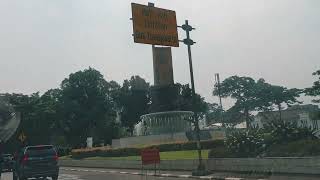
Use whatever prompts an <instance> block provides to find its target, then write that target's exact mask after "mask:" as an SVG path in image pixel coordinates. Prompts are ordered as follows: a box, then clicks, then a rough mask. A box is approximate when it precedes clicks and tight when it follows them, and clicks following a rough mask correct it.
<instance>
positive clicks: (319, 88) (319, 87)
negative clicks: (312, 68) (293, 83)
mask: <svg viewBox="0 0 320 180" xmlns="http://www.w3.org/2000/svg"><path fill="white" fill-rule="evenodd" d="M312 75H314V76H318V80H317V81H315V82H314V83H313V86H312V87H310V88H306V89H305V93H306V95H308V96H313V97H318V98H319V96H320V70H318V71H316V72H314V73H312ZM313 102H315V103H320V99H314V100H313Z"/></svg>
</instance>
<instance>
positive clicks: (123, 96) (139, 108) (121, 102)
mask: <svg viewBox="0 0 320 180" xmlns="http://www.w3.org/2000/svg"><path fill="white" fill-rule="evenodd" d="M149 87H150V85H149V83H147V82H146V81H145V80H144V79H143V78H141V77H139V76H132V77H131V79H130V80H124V82H123V85H122V87H121V88H120V92H119V94H118V95H117V101H118V109H119V111H120V115H121V119H120V120H121V124H122V126H124V127H125V128H127V130H128V132H129V133H130V135H133V131H134V126H135V125H136V124H137V123H138V122H140V121H141V119H140V116H142V115H144V114H147V113H148V106H149V102H150V98H149Z"/></svg>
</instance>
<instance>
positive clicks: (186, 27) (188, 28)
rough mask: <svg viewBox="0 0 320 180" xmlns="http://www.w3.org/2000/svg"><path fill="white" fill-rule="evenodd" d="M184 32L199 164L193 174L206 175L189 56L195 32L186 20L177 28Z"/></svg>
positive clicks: (190, 56) (190, 57) (190, 58)
mask: <svg viewBox="0 0 320 180" xmlns="http://www.w3.org/2000/svg"><path fill="white" fill-rule="evenodd" d="M178 27H180V28H182V29H183V30H184V31H186V38H185V39H184V40H182V41H181V42H183V43H184V44H185V45H187V47H188V58H189V67H190V79H191V88H192V101H193V111H194V115H193V120H194V125H195V132H196V136H197V149H198V158H199V164H198V168H197V171H195V172H193V174H194V175H206V171H205V165H204V164H203V159H202V153H201V143H200V127H199V119H198V116H197V112H196V109H195V106H196V91H195V86H194V76H193V65H192V55H191V46H192V45H194V44H195V42H194V41H193V40H192V39H190V31H192V30H195V28H193V27H192V26H190V25H189V22H188V20H185V24H183V25H182V26H178Z"/></svg>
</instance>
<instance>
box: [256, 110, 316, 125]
mask: <svg viewBox="0 0 320 180" xmlns="http://www.w3.org/2000/svg"><path fill="white" fill-rule="evenodd" d="M319 111H320V109H319V107H318V106H317V105H312V104H307V105H294V106H291V107H288V108H287V109H285V110H282V111H281V120H282V121H284V122H292V123H296V124H297V125H298V126H300V127H308V128H312V129H315V130H319V129H320V118H319V117H318V118H315V117H312V116H313V115H314V114H316V113H318V112H319ZM279 119H280V114H279V111H270V112H259V113H258V114H257V115H256V116H255V117H254V121H253V122H252V123H251V125H252V126H253V127H258V128H263V127H264V126H265V125H266V124H268V123H269V122H271V121H274V120H279Z"/></svg>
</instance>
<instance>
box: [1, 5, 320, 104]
mask: <svg viewBox="0 0 320 180" xmlns="http://www.w3.org/2000/svg"><path fill="white" fill-rule="evenodd" d="M150 1H151V0H150ZM131 2H132V1H130V0H0V92H2V93H3V92H21V93H28V94H29V93H32V92H36V91H40V92H42V93H43V92H45V91H46V90H48V89H50V88H56V87H58V86H59V84H60V82H61V81H62V80H63V79H64V78H65V77H67V76H68V75H69V74H70V73H71V72H75V71H78V70H83V69H85V68H88V67H89V66H91V67H93V68H95V69H97V70H99V71H100V72H101V73H102V74H103V75H104V76H105V78H106V79H107V80H115V81H117V82H119V83H122V81H123V79H125V78H129V77H130V76H131V75H135V74H137V75H140V76H142V77H144V78H146V79H147V80H148V81H150V82H152V83H153V73H152V54H151V47H150V45H143V44H135V43H133V39H132V36H131V34H132V24H131V21H130V20H129V18H130V17H131V9H130V8H131V6H130V3H131ZM133 2H137V3H142V4H147V2H148V1H144V0H136V1H133ZM153 2H154V3H155V5H156V6H157V7H162V8H167V9H172V10H175V11H176V13H177V20H178V23H179V24H182V23H183V22H184V20H185V19H188V20H189V22H190V24H192V25H193V26H194V27H196V28H197V30H196V31H194V32H192V34H191V36H192V38H193V39H194V40H195V41H196V42H197V44H196V45H194V46H193V47H192V53H193V59H194V62H193V63H194V71H195V83H196V91H197V92H198V93H200V94H201V95H203V96H205V97H206V99H207V100H208V101H216V98H215V97H212V96H211V90H212V87H213V82H214V74H215V73H218V72H219V73H220V76H221V78H222V79H224V78H226V77H228V76H231V75H240V76H251V77H254V78H256V79H257V78H261V77H262V78H265V80H266V81H267V82H269V83H272V84H278V85H284V86H287V87H297V88H304V87H308V86H311V84H312V82H313V81H314V78H313V77H312V75H311V73H312V72H314V71H315V70H317V69H320V59H319V55H320V10H319V9H320V1H319V0H303V1H302V0H157V1H153ZM184 36H185V34H184V32H183V31H179V37H180V39H183V38H184ZM172 51H173V62H174V76H175V81H176V82H179V83H188V82H189V79H190V78H189V69H188V68H189V66H188V59H187V49H186V47H185V46H184V45H183V44H180V47H179V48H173V50H172Z"/></svg>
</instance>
